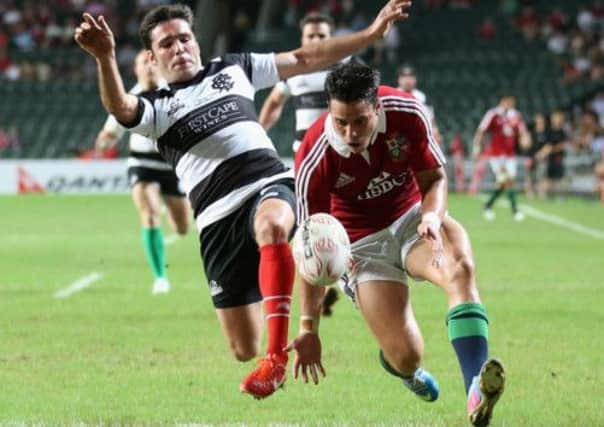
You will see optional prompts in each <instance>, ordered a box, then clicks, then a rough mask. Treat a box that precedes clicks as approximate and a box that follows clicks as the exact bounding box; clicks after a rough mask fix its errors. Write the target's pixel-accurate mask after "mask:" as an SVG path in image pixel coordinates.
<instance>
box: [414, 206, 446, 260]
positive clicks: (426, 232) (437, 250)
mask: <svg viewBox="0 0 604 427" xmlns="http://www.w3.org/2000/svg"><path fill="white" fill-rule="evenodd" d="M440 227H441V224H440V221H438V220H435V219H433V218H431V217H429V216H424V217H422V221H421V222H420V223H419V225H418V226H417V234H419V236H420V237H421V238H422V239H426V240H427V241H428V243H429V244H430V245H431V247H432V266H433V267H435V268H439V267H440V263H441V261H442V258H443V253H444V249H443V239H442V236H441V234H440Z"/></svg>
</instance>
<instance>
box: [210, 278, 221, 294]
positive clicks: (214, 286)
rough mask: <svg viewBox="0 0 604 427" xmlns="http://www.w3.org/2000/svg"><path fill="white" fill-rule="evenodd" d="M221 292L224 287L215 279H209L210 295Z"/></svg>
mask: <svg viewBox="0 0 604 427" xmlns="http://www.w3.org/2000/svg"><path fill="white" fill-rule="evenodd" d="M223 292H224V289H222V286H220V285H219V284H218V282H217V281H216V280H210V295H211V296H213V297H215V296H216V295H219V294H221V293H223Z"/></svg>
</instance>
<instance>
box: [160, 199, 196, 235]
mask: <svg viewBox="0 0 604 427" xmlns="http://www.w3.org/2000/svg"><path fill="white" fill-rule="evenodd" d="M164 203H165V204H166V207H167V208H168V217H169V219H170V223H171V225H172V228H173V229H174V231H176V232H177V233H178V234H186V233H187V230H188V228H189V216H190V215H189V212H190V207H189V202H188V200H187V199H186V198H185V197H179V196H164Z"/></svg>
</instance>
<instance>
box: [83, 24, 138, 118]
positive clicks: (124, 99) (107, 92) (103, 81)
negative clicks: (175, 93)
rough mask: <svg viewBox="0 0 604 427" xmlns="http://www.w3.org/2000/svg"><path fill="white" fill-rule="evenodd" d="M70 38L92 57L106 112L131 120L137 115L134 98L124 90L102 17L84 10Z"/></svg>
mask: <svg viewBox="0 0 604 427" xmlns="http://www.w3.org/2000/svg"><path fill="white" fill-rule="evenodd" d="M74 38H75V41H76V42H77V43H78V45H80V47H81V48H82V49H84V50H85V51H86V52H88V53H89V54H90V55H92V56H93V57H94V58H95V59H96V63H97V72H98V76H99V89H100V92H101V101H102V102H103V106H104V107H105V109H106V110H107V112H109V113H111V114H113V115H114V116H115V117H116V118H117V119H118V120H119V121H120V122H122V123H131V122H133V121H134V120H135V119H136V117H137V115H138V98H137V97H136V96H134V95H131V94H128V93H126V90H125V89H124V83H123V81H122V76H121V75H120V72H119V69H118V66H117V61H116V57H115V39H114V37H113V32H112V31H111V28H109V24H107V21H105V18H104V17H103V16H99V17H98V19H95V18H94V17H93V16H92V15H90V14H88V13H84V14H83V15H82V23H81V24H80V25H79V26H78V27H77V28H76V29H75V36H74Z"/></svg>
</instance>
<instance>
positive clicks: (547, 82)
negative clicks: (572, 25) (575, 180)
mask: <svg viewBox="0 0 604 427" xmlns="http://www.w3.org/2000/svg"><path fill="white" fill-rule="evenodd" d="M356 3H357V4H358V5H359V6H362V7H364V8H365V11H366V15H367V16H372V15H374V14H375V12H376V10H377V8H378V7H379V5H378V4H377V3H376V2H362V1H357V2H356ZM581 3H587V2H584V1H578V2H565V1H553V2H552V1H545V0H541V1H535V2H534V4H535V5H536V9H537V11H538V13H540V14H541V15H542V16H544V15H546V14H547V13H548V11H550V10H551V9H552V8H553V7H554V5H558V6H560V7H561V8H562V9H563V10H564V11H565V12H566V13H567V14H568V15H569V16H575V15H576V11H577V9H578V8H579V6H580V4H581ZM486 16H490V17H491V18H492V19H493V21H494V22H495V25H496V26H497V37H496V38H495V39H492V40H482V39H480V38H479V37H478V34H477V30H478V27H479V25H480V23H481V22H482V20H483V19H484V18H485V17H486ZM399 31H400V38H401V41H402V43H401V46H400V50H399V52H398V56H399V59H400V63H402V62H409V63H411V64H413V65H414V67H415V68H416V70H417V74H418V82H419V83H418V85H419V88H420V89H421V90H422V91H424V92H425V93H426V94H427V96H428V103H429V104H431V105H432V106H433V107H434V109H435V113H436V119H437V122H438V125H439V128H440V130H441V132H442V134H443V137H444V138H443V141H444V143H445V144H446V143H448V142H449V141H450V140H451V138H452V137H453V136H454V135H456V134H461V135H462V137H463V140H464V141H465V143H466V147H467V148H469V147H468V145H469V144H470V143H471V139H472V135H473V133H474V130H475V129H476V127H477V125H478V123H479V121H480V119H481V117H482V116H483V115H484V113H485V112H486V111H487V109H489V108H491V107H494V106H495V105H496V104H497V103H498V100H499V98H500V95H501V94H502V93H503V92H509V93H512V94H514V95H516V97H517V99H518V108H519V109H520V110H521V111H522V112H523V113H524V115H525V118H527V119H528V120H530V118H531V117H532V116H533V115H534V114H535V113H537V112H543V113H546V114H547V113H549V112H551V111H552V110H554V109H557V108H567V107H569V106H570V105H571V104H572V103H574V102H577V101H579V100H581V99H583V98H584V97H585V96H586V95H587V94H589V93H592V92H594V91H595V90H596V89H597V87H598V86H600V87H602V84H600V85H598V84H597V83H594V82H583V81H579V82H576V83H573V84H565V83H564V82H563V81H562V72H561V69H560V66H559V64H558V62H557V59H556V57H555V56H554V55H553V54H551V53H549V52H548V51H547V49H546V47H545V44H544V42H543V41H541V40H536V41H532V42H528V41H525V40H524V39H523V38H522V35H521V34H520V33H519V32H518V31H516V29H515V28H513V26H512V23H511V18H510V17H508V16H503V15H500V14H499V13H498V10H497V6H496V5H494V4H493V2H488V1H483V2H479V3H478V4H477V5H475V6H473V7H472V8H470V9H449V8H442V9H438V10H431V9H430V10H428V9H424V8H423V7H422V4H421V3H419V2H417V3H415V4H414V10H413V14H412V17H411V18H410V19H409V20H408V21H407V22H405V23H404V24H403V25H400V26H399ZM297 37H298V36H297V35H295V34H293V33H292V32H291V31H290V32H283V33H279V34H278V35H276V36H274V37H273V40H269V41H268V42H264V43H257V42H256V43H254V42H252V43H250V44H249V45H248V48H249V49H251V50H257V51H268V50H271V49H275V48H288V47H293V46H295V45H296V43H297V41H298V39H297ZM275 41H278V42H275ZM398 66H399V63H396V64H388V63H386V64H382V65H381V66H380V70H381V72H382V80H383V82H384V83H385V84H390V85H393V86H396V69H397V67H398ZM292 129H293V112H292V110H291V109H286V110H285V111H284V119H283V120H282V121H281V122H280V123H278V124H277V126H276V127H275V128H274V129H273V130H272V131H271V134H272V136H273V140H274V141H275V142H276V143H277V144H279V145H280V149H281V151H283V152H286V153H289V152H290V151H289V150H290V144H289V142H290V141H292V140H293V132H292Z"/></svg>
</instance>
